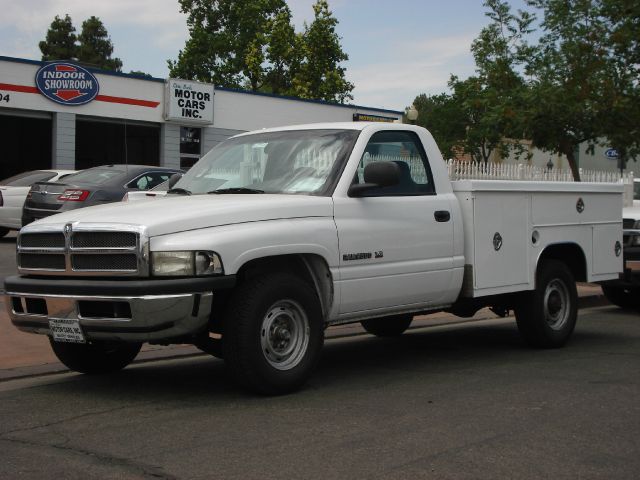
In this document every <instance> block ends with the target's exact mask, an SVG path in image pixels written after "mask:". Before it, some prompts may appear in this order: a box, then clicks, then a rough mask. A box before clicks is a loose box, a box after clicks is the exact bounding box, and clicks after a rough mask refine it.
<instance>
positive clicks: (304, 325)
mask: <svg viewBox="0 0 640 480" xmlns="http://www.w3.org/2000/svg"><path fill="white" fill-rule="evenodd" d="M323 343H324V328H323V318H322V309H321V306H320V301H319V300H318V297H317V295H316V293H315V291H314V290H313V289H312V288H311V287H310V286H309V285H307V284H306V283H305V282H304V281H302V280H301V279H300V278H298V277H296V276H294V275H290V274H287V273H274V274H268V275H262V276H259V277H255V278H252V279H249V280H247V281H246V282H245V283H244V284H242V285H240V286H239V287H238V289H237V290H236V291H235V292H234V295H233V297H232V299H231V301H230V302H229V306H228V308H227V313H226V315H225V319H224V328H223V336H222V349H223V356H224V359H225V362H226V363H227V366H228V368H229V370H230V372H231V374H232V376H233V377H234V379H235V380H236V381H237V382H238V383H239V384H240V385H242V386H244V387H245V388H247V389H249V390H252V391H254V392H257V393H261V394H265V395H279V394H284V393H289V392H292V391H295V390H297V389H299V388H300V387H302V385H303V384H304V383H305V382H306V380H307V379H308V378H309V376H310V375H311V372H312V370H313V368H314V367H315V365H316V363H317V362H318V359H319V357H320V351H321V349H322V345H323Z"/></svg>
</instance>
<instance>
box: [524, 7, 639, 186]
mask: <svg viewBox="0 0 640 480" xmlns="http://www.w3.org/2000/svg"><path fill="white" fill-rule="evenodd" d="M528 3H529V5H531V6H534V7H536V8H539V9H541V10H542V12H543V21H542V28H543V31H544V35H543V36H542V37H541V39H540V46H539V51H538V54H537V55H535V56H533V57H532V61H531V62H530V64H529V65H528V67H527V71H528V73H530V74H531V75H532V79H533V81H532V85H531V98H530V102H529V104H530V115H529V120H528V122H529V125H530V132H531V137H532V140H533V144H534V146H536V147H538V148H542V149H545V150H549V151H552V152H555V153H560V154H563V155H565V156H566V157H567V160H568V161H569V165H570V166H571V169H572V171H573V176H574V179H575V180H579V178H580V175H579V169H578V164H577V157H576V152H577V150H578V147H579V145H580V144H582V143H584V142H587V143H588V144H590V145H591V146H594V145H595V144H598V143H600V144H605V143H607V144H612V145H613V146H614V147H616V149H617V150H618V152H619V154H620V156H621V163H622V164H623V165H624V164H625V163H626V161H627V160H628V159H629V158H633V157H635V156H637V155H638V154H640V138H639V134H640V131H639V126H638V125H639V123H640V91H639V86H638V76H639V74H640V71H639V68H640V63H639V60H640V58H639V56H640V51H639V49H638V46H639V38H640V37H639V35H640V22H639V19H640V5H638V3H637V2H635V1H631V0H566V1H563V2H559V1H557V0H528Z"/></svg>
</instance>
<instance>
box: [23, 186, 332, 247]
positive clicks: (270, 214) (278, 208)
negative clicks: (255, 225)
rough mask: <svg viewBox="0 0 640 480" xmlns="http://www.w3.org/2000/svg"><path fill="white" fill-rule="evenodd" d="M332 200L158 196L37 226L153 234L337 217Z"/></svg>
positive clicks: (92, 209) (86, 210)
mask: <svg viewBox="0 0 640 480" xmlns="http://www.w3.org/2000/svg"><path fill="white" fill-rule="evenodd" d="M332 215H333V201H332V200H331V198H329V197H313V196H306V195H305V196H303V195H268V194H248V195H193V196H175V195H171V196H170V197H164V198H158V199H157V200H155V201H152V202H133V203H121V202H118V203H111V204H108V205H99V206H95V207H88V208H81V209H78V210H71V211H68V212H65V213H60V214H58V215H53V216H50V217H47V218H43V219H42V220H38V221H37V222H34V223H32V224H30V225H28V226H27V227H25V229H30V228H31V227H32V226H33V227H38V226H42V225H63V224H67V223H76V222H80V223H99V224H127V225H143V226H145V227H146V228H147V233H148V234H149V236H152V237H153V236H157V235H165V234H168V233H176V232H182V231H186V230H195V229H199V228H207V227H216V226H221V225H231V224H235V223H246V222H260V221H264V220H278V219H287V218H296V217H331V216H332Z"/></svg>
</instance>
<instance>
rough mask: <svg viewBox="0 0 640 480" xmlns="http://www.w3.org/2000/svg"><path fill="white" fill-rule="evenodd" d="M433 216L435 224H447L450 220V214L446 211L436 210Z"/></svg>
mask: <svg viewBox="0 0 640 480" xmlns="http://www.w3.org/2000/svg"><path fill="white" fill-rule="evenodd" d="M433 216H434V218H435V219H436V222H448V221H449V220H450V219H451V214H450V213H449V212H448V211H447V210H436V211H435V212H434V213H433Z"/></svg>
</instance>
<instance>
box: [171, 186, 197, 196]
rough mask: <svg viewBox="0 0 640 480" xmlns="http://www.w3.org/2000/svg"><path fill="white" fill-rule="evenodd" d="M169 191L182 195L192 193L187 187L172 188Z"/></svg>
mask: <svg viewBox="0 0 640 480" xmlns="http://www.w3.org/2000/svg"><path fill="white" fill-rule="evenodd" d="M167 193H180V194H182V195H191V192H190V191H189V190H187V189H186V188H180V187H178V188H170V189H169V190H167Z"/></svg>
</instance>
